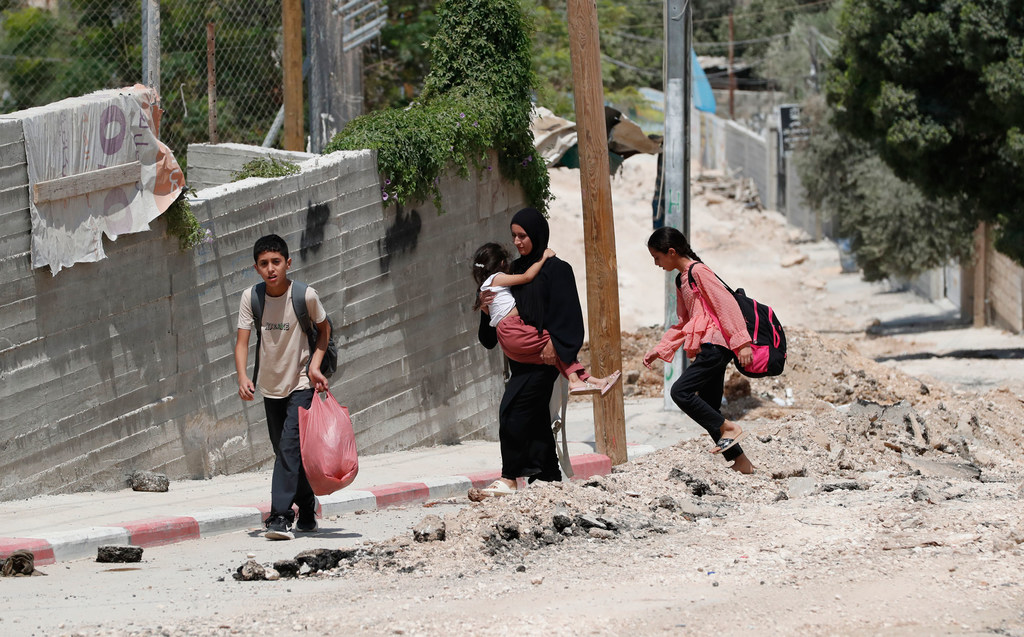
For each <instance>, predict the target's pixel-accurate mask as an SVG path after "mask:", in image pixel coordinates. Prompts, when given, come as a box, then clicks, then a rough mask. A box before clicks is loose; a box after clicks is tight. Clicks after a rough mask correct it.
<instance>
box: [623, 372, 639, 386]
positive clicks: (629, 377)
mask: <svg viewBox="0 0 1024 637" xmlns="http://www.w3.org/2000/svg"><path fill="white" fill-rule="evenodd" d="M638 380H640V370H638V369H630V370H627V371H626V380H625V381H624V382H625V383H626V384H627V385H636V382H637V381H638Z"/></svg>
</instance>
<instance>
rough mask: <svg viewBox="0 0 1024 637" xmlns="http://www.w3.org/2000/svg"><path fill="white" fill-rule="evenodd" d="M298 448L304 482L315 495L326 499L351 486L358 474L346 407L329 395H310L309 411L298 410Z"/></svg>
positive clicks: (354, 440) (350, 424)
mask: <svg viewBox="0 0 1024 637" xmlns="http://www.w3.org/2000/svg"><path fill="white" fill-rule="evenodd" d="M299 448H300V450H301V453H302V467H303V469H305V470H306V479H308V480H309V484H310V486H312V487H313V493H315V494H316V495H329V494H331V493H334V492H335V491H337V490H338V489H343V488H345V487H347V486H348V485H350V484H352V481H353V480H355V479H356V474H357V473H359V457H358V456H357V455H356V435H355V432H353V431H352V419H351V418H349V416H348V407H342V406H341V405H339V404H338V401H337V400H335V399H334V396H333V395H332V394H331V392H327V398H321V397H320V393H319V392H313V402H312V404H311V405H310V406H309V409H303V408H302V407H299Z"/></svg>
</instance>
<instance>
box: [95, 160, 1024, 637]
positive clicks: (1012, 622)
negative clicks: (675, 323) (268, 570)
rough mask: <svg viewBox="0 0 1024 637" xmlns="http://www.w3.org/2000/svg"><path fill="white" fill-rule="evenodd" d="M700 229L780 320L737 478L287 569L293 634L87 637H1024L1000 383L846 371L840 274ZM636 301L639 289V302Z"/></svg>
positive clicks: (574, 258)
mask: <svg viewBox="0 0 1024 637" xmlns="http://www.w3.org/2000/svg"><path fill="white" fill-rule="evenodd" d="M633 161H634V160H633V159H631V160H630V162H627V163H626V168H627V169H628V170H636V171H640V170H641V168H642V167H643V165H644V163H643V162H642V161H641V162H638V163H633V164H631V162H633ZM555 177H556V179H555V183H556V187H557V188H556V192H559V193H560V194H561V195H562V196H563V199H562V203H560V204H559V205H558V206H556V209H555V211H554V212H553V222H552V225H553V226H556V227H561V225H560V224H562V222H563V221H564V218H565V217H568V218H571V216H572V212H571V210H568V211H567V210H566V208H567V207H568V208H571V206H569V205H568V204H566V203H565V201H564V200H565V199H568V198H570V197H571V195H572V189H571V188H569V187H568V186H567V185H566V184H567V183H568V184H571V182H570V181H569V176H566V175H564V174H558V175H556V176H555ZM627 177H628V176H627ZM577 178H578V177H577ZM648 178H650V179H651V180H653V177H652V176H650V175H643V176H642V178H637V179H635V180H634V181H633V182H630V183H631V184H632V190H631V189H630V188H628V187H624V186H623V184H622V183H621V182H620V181H617V182H616V196H617V197H619V196H620V195H623V191H627V192H625V195H626V196H631V197H633V198H634V199H635V201H633V203H632V204H631V205H627V204H625V203H621V200H619V199H617V200H616V214H617V215H618V214H620V212H625V213H628V214H632V215H633V216H635V217H637V218H641V219H642V220H643V222H642V223H640V222H636V220H635V219H633V220H632V221H625V222H623V223H622V224H619V225H618V226H617V227H619V228H625V227H627V225H628V224H629V223H632V224H633V225H634V226H636V227H637V228H638V230H636V232H635V233H633V234H634V235H637V234H638V233H641V230H642V234H641V239H640V240H639V241H640V243H639V245H638V244H637V237H636V236H627V235H629V233H628V232H623V234H621V235H619V236H618V239H619V241H620V247H619V250H620V259H619V265H620V269H621V268H628V272H627V273H625V274H623V275H622V277H621V278H625V279H628V281H629V283H628V284H627V285H625V286H624V290H623V293H622V295H621V296H622V298H623V303H624V306H623V307H624V309H623V326H624V328H625V329H627V330H628V333H627V334H626V335H625V336H624V344H623V359H624V363H623V367H624V369H626V370H627V371H637V372H639V371H640V370H642V369H643V368H642V366H640V365H639V364H638V357H639V356H641V355H642V353H643V351H645V350H646V349H647V348H648V347H650V345H651V344H653V343H654V342H655V341H656V339H657V338H658V336H659V331H658V330H657V329H656V328H645V327H644V326H645V325H650V324H652V323H657V322H659V321H660V319H659V318H658V317H659V316H660V313H661V312H662V309H661V308H660V307H659V304H658V303H654V304H651V303H649V299H651V298H660V296H661V295H662V289H663V288H662V285H663V281H662V278H661V277H660V276H659V275H658V273H657V271H656V270H655V269H654V268H653V266H652V265H651V264H650V257H649V255H647V254H646V250H644V249H643V243H642V241H643V239H644V238H646V227H647V224H649V211H650V208H649V204H648V205H647V207H643V206H642V205H641V204H643V203H645V202H646V201H649V198H648V197H647V192H649V190H648V191H646V192H644V191H643V187H642V186H643V183H645V182H643V180H646V179H648ZM618 179H619V180H623V179H625V178H624V177H620V178H618ZM633 191H635V192H633ZM713 213H714V214H713ZM617 222H618V218H617ZM695 224H696V225H695V227H697V228H699V229H698V230H697V231H696V232H695V233H694V236H695V239H694V244H695V246H696V247H697V250H698V252H699V253H700V254H701V255H702V256H703V257H704V259H705V261H708V262H709V263H711V264H712V266H713V267H715V269H716V270H718V271H720V272H722V273H723V275H724V276H727V279H732V280H737V281H744V283H746V284H747V285H748V289H750V290H754V291H756V292H757V295H759V296H766V297H767V298H768V299H769V302H770V303H772V304H773V305H775V306H776V307H777V309H778V310H779V313H780V315H781V316H783V318H784V320H787V319H789V320H787V334H788V337H789V348H790V350H789V351H790V354H789V365H788V369H787V371H786V373H785V374H784V375H783V376H782V377H779V378H776V379H760V380H754V381H751V382H750V383H749V387H745V386H744V383H743V382H735V383H733V384H731V385H730V396H731V400H730V401H729V404H728V405H727V406H726V409H727V411H728V414H729V415H730V416H731V417H733V418H735V419H737V420H738V421H739V422H740V423H741V424H742V426H743V427H744V428H746V429H747V430H749V431H751V432H752V433H753V436H751V437H750V438H748V441H747V442H744V446H745V448H746V449H747V452H748V454H749V456H750V457H751V458H752V459H753V461H754V463H755V464H756V466H757V472H756V473H755V474H754V475H752V476H741V475H738V474H736V473H734V472H732V471H730V470H729V469H728V468H727V467H725V466H724V464H722V462H721V460H720V459H718V458H717V457H715V456H711V455H710V454H708V453H707V447H708V442H709V441H708V440H693V441H687V442H683V443H680V444H678V445H676V446H673V447H669V448H665V449H661V450H659V451H657V452H654V453H652V454H649V455H647V456H643V457H641V458H639V459H637V460H635V461H632V462H630V463H627V464H625V465H622V466H619V467H616V468H615V470H614V472H613V473H612V474H611V475H608V476H605V477H601V478H596V479H592V480H589V481H581V482H573V483H564V484H553V485H535V486H531V487H529V488H527V489H524V490H522V491H520V492H519V493H517V494H516V495H514V496H511V497H508V498H505V499H499V500H485V501H483V502H478V503H467V504H466V505H465V506H464V507H462V508H461V509H458V510H457V511H456V512H454V513H448V514H446V515H444V516H443V525H444V527H445V532H446V539H445V540H444V541H432V542H416V541H413V539H412V533H411V532H410V533H409V534H408V536H405V537H399V538H396V539H395V540H393V541H390V542H385V543H381V544H373V545H366V546H364V547H362V548H360V549H357V550H350V551H345V552H340V551H333V552H332V551H330V550H328V551H324V552H322V553H320V554H311V555H307V556H304V558H303V560H304V561H305V562H306V564H307V565H306V566H305V567H303V573H304V574H303V575H302V576H301V579H304V580H318V581H322V583H323V586H322V587H318V588H316V589H313V590H311V589H309V588H305V589H304V590H305V591H306V593H305V594H303V595H294V596H291V597H287V598H286V599H287V600H288V601H287V606H288V607H289V609H290V610H289V613H288V618H287V619H283V618H282V614H281V613H280V612H276V611H275V610H273V609H268V608H262V607H250V608H246V609H245V612H242V611H241V610H240V612H239V615H238V616H236V617H221V618H218V619H216V620H206V619H199V620H197V621H195V622H193V623H190V624H189V625H187V626H176V627H159V628H157V627H152V626H149V627H145V626H144V622H140V626H139V627H129V628H126V627H123V626H118V627H114V626H110V627H107V628H106V629H104V632H107V633H110V634H117V635H122V634H132V635H136V634H138V635H160V634H182V635H230V634H254V635H256V634H260V635H262V634H283V633H288V632H291V631H293V630H298V631H306V632H309V633H313V634H352V633H355V634H399V635H524V634H525V635H541V634H544V635H647V634H673V635H676V634H678V635H701V634H717V635H743V634H746V635H750V634H803V635H836V634H841V635H921V634H929V635H949V634H955V635H983V634H1000V635H1024V586H1022V585H1024V575H1022V572H1024V522H1022V517H1021V504H1022V500H1024V488H1022V481H1024V463H1022V461H1021V443H1022V440H1024V401H1022V400H1021V397H1020V393H1019V391H1018V390H1017V389H1016V388H1017V387H1019V385H1018V384H1017V381H1016V380H1014V379H1009V380H1008V381H1007V382H1006V383H1003V384H1001V385H1000V386H997V387H995V388H994V389H988V390H985V391H977V390H974V389H965V388H963V387H962V386H958V385H955V384H950V383H947V382H944V381H942V380H939V379H936V378H932V377H923V376H920V377H914V376H911V375H908V374H906V373H904V372H903V371H901V370H900V369H899V368H898V367H896V366H894V365H889V364H880V363H876V362H874V361H873V360H871V359H869V358H866V357H864V356H863V355H862V354H861V353H860V348H862V347H869V348H870V349H871V351H872V355H877V354H878V352H879V351H885V348H884V347H883V345H884V344H885V342H884V341H883V342H881V343H880V342H879V341H878V340H877V339H875V340H873V341H870V342H869V339H868V337H867V336H866V335H865V334H864V330H863V327H864V326H865V325H867V324H868V323H870V322H871V321H872V320H873V319H874V318H875V317H873V316H871V315H870V314H867V313H863V312H862V313H860V314H858V313H856V312H854V311H852V310H850V308H851V307H857V305H858V303H859V304H860V306H861V307H862V308H870V299H868V298H861V299H860V300H859V301H858V300H857V299H856V298H853V297H851V298H850V299H846V300H843V299H840V298H839V297H837V296H836V297H834V296H832V295H830V294H829V290H828V289H827V285H826V281H827V279H828V277H831V276H833V275H834V274H836V273H835V272H832V271H831V270H830V271H829V272H825V273H824V274H823V273H822V272H821V271H818V270H815V269H814V268H817V267H819V265H820V264H819V265H815V263H814V260H813V259H811V260H809V261H808V262H807V263H806V264H805V265H803V266H800V267H796V268H782V267H781V266H780V265H779V262H780V257H785V255H787V254H790V253H792V252H794V251H796V250H800V249H801V246H804V247H807V246H806V245H805V244H804V243H801V241H803V240H802V239H801V238H800V237H799V236H797V235H795V234H794V233H792V232H791V231H790V230H789V229H787V228H786V227H785V226H784V225H783V224H782V223H781V221H780V220H779V218H778V215H775V214H774V213H770V212H769V213H765V212H758V211H756V210H750V209H746V208H744V207H743V206H742V205H741V204H737V203H735V202H730V201H725V202H721V203H716V204H714V205H708V203H707V199H702V200H700V201H698V203H697V204H695ZM553 235H555V233H553ZM560 236H561V240H562V241H563V242H564V245H562V246H561V247H560V246H559V245H557V244H556V243H555V242H553V244H555V248H556V250H558V251H559V254H560V255H561V256H564V257H566V258H567V259H568V260H570V261H571V262H573V263H574V264H578V263H582V253H581V252H582V251H581V250H580V254H573V251H574V250H579V249H580V247H581V246H580V244H579V243H571V242H570V241H569V240H567V239H565V236H564V234H563V235H560ZM749 237H753V239H745V238H749ZM623 243H625V244H627V245H629V246H631V249H632V250H633V251H634V252H642V254H641V255H640V257H635V255H632V254H625V250H624V247H625V246H623V245H622V244H623ZM762 255H771V257H770V258H769V257H764V256H762ZM631 263H633V264H635V267H634V266H633V265H630V264H631ZM765 264H768V265H767V266H766V265H765ZM801 267H802V268H803V269H802V270H801ZM820 267H821V268H825V267H827V268H834V267H835V264H834V263H832V264H830V265H827V266H820ZM641 268H643V269H641ZM826 275H827V276H826ZM851 276H853V275H851ZM646 280H652V281H653V287H651V288H649V289H646V290H645V289H642V286H641V285H640V282H641V281H646ZM626 303H630V304H631V305H629V306H628V307H627V306H626V305H625V304H626ZM644 303H647V305H644ZM648 306H652V307H648ZM652 312H653V314H652ZM652 316H653V319H652V318H651V317H652ZM815 324H817V325H818V326H827V327H828V334H827V335H822V334H821V333H819V332H816V331H814V330H813V329H812V328H813V327H814V326H815ZM889 347H890V348H892V350H891V351H895V352H897V353H898V352H903V351H906V350H907V348H908V347H910V346H909V345H908V344H907V343H906V342H905V341H897V340H890V341H889ZM635 376H636V377H637V380H636V381H635V382H633V383H631V384H630V385H629V386H628V387H627V389H629V390H630V391H631V392H633V393H634V394H635V395H639V396H652V395H660V392H661V375H660V372H658V371H657V370H655V371H650V372H649V371H646V370H644V372H643V373H638V374H635ZM997 385H998V383H997ZM630 388H631V389H630ZM748 391H749V395H744V394H746V393H747V392H748ZM462 502H465V500H463V501H462ZM430 513H431V511H430V508H429V507H427V508H426V509H425V510H424V512H423V514H424V515H428V514H430ZM440 522H441V520H435V521H434V522H433V523H434V525H435V527H436V525H438V524H439V523H440ZM428 526H429V524H428ZM435 531H436V528H435ZM265 566H270V565H269V564H268V565H265ZM311 566H312V570H311ZM321 568H322V570H320V569H321ZM291 581H295V580H289V579H282V580H281V581H276V582H242V583H237V584H236V583H234V582H230V585H237V586H251V587H289V586H290V584H289V582H291ZM287 590H289V591H290V590H291V589H290V588H288V589H287ZM247 606H255V604H252V605H247ZM327 609H330V611H329V612H325V611H326V610H327Z"/></svg>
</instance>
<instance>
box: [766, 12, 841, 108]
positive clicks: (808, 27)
mask: <svg viewBox="0 0 1024 637" xmlns="http://www.w3.org/2000/svg"><path fill="white" fill-rule="evenodd" d="M838 20H839V9H838V5H835V7H834V8H833V9H832V10H830V11H827V12H819V13H812V14H800V15H797V16H796V18H795V19H794V20H793V24H792V26H790V28H789V34H788V36H787V37H786V38H784V39H777V40H773V41H772V42H771V43H770V44H769V46H768V53H767V55H766V56H765V62H764V65H763V74H764V75H765V77H769V78H771V79H772V81H773V82H774V84H775V85H776V86H777V87H778V89H779V90H781V91H783V92H784V93H786V94H787V95H789V96H790V98H791V99H793V100H794V101H797V102H799V101H802V100H803V99H804V98H806V97H807V96H808V95H811V94H813V93H816V92H818V91H819V90H820V88H821V86H822V83H821V78H822V77H823V76H825V75H827V73H828V71H829V68H830V66H831V59H830V58H831V55H832V52H833V51H834V49H835V46H836V37H837V36H838V32H837V31H836V26H837V24H838ZM812 67H816V72H817V78H815V77H812V75H811V73H812V71H811V70H812Z"/></svg>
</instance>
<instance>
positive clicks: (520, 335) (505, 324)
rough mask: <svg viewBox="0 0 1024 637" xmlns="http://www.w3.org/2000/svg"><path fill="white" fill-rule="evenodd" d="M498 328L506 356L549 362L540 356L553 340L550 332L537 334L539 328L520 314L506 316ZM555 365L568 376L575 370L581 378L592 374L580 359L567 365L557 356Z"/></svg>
mask: <svg viewBox="0 0 1024 637" xmlns="http://www.w3.org/2000/svg"><path fill="white" fill-rule="evenodd" d="M497 330H498V344H500V345H501V349H502V351H504V352H505V356H508V357H509V358H511V359H512V360H514V361H516V362H519V363H528V364H532V365H546V364H547V363H545V362H544V361H543V360H542V359H541V357H540V352H541V350H542V349H544V346H545V345H547V344H548V341H550V340H551V335H550V334H548V332H547V330H543V331H542V332H541V333H540V334H537V328H536V327H533V326H532V325H527V324H526V323H524V322H523V319H522V318H521V317H519V316H506V317H505V318H503V319H501V321H500V322H499V323H498V328H497ZM555 367H557V368H558V371H559V372H561V373H562V376H565V377H566V378H568V377H569V374H572V373H574V372H575V373H576V374H577V375H578V376H579V377H580V380H587V379H588V378H590V374H588V373H587V372H586V369H585V368H584V367H583V363H581V362H579V361H573V362H572V363H570V364H568V365H566V364H565V363H564V362H562V359H560V358H558V357H557V356H555Z"/></svg>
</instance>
